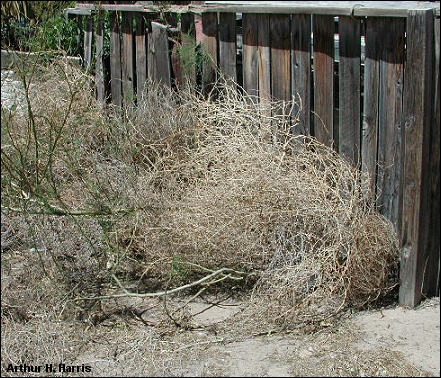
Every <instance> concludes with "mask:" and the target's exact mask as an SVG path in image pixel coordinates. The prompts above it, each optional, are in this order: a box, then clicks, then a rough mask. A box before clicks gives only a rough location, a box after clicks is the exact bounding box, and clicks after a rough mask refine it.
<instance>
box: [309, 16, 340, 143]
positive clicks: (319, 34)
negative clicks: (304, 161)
mask: <svg viewBox="0 0 441 378" xmlns="http://www.w3.org/2000/svg"><path fill="white" fill-rule="evenodd" d="M334 28H335V26H334V17H331V16H321V15H315V16H314V17H313V31H314V41H313V44H314V58H313V59H314V115H313V117H312V118H313V127H314V136H315V137H316V138H317V139H318V141H319V142H321V143H323V144H325V145H327V146H329V147H331V146H333V142H334V141H333V138H334V131H333V128H334V119H333V112H334Z"/></svg>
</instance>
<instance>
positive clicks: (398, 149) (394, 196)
mask: <svg viewBox="0 0 441 378" xmlns="http://www.w3.org/2000/svg"><path fill="white" fill-rule="evenodd" d="M379 28H380V33H381V36H382V37H381V47H382V48H381V50H380V57H379V60H380V86H379V90H380V91H379V108H378V127H379V133H378V157H377V160H378V169H377V188H378V195H377V207H378V209H379V210H380V212H381V213H382V214H383V215H385V216H386V217H387V218H388V219H389V220H390V221H391V222H392V223H393V224H394V225H395V227H396V230H397V231H398V233H399V232H400V228H401V224H400V223H401V219H400V217H401V201H402V192H401V188H402V185H401V184H402V183H401V181H402V164H403V160H402V139H403V137H402V133H403V128H402V117H403V114H402V102H403V97H402V96H403V80H404V78H403V75H404V37H405V35H404V33H405V20H404V19H399V18H382V19H381V25H380V26H379Z"/></svg>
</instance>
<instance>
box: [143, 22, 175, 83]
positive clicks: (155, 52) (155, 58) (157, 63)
mask: <svg viewBox="0 0 441 378" xmlns="http://www.w3.org/2000/svg"><path fill="white" fill-rule="evenodd" d="M151 28H152V30H151V33H149V40H148V59H147V60H148V76H149V78H151V80H153V81H155V82H158V83H162V84H164V85H166V86H168V87H171V67H170V56H169V52H168V38H167V28H166V27H165V26H164V25H161V24H159V23H157V22H152V23H151Z"/></svg>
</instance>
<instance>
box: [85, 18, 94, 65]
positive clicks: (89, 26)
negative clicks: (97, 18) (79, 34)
mask: <svg viewBox="0 0 441 378" xmlns="http://www.w3.org/2000/svg"><path fill="white" fill-rule="evenodd" d="M92 33H93V19H92V16H90V17H87V16H86V19H85V28H84V62H83V67H84V68H86V69H89V68H90V66H91V64H92Z"/></svg>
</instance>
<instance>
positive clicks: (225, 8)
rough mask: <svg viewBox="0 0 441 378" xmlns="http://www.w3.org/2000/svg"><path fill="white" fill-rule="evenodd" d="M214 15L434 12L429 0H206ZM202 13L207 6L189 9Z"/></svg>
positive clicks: (384, 15)
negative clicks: (228, 13)
mask: <svg viewBox="0 0 441 378" xmlns="http://www.w3.org/2000/svg"><path fill="white" fill-rule="evenodd" d="M205 4H207V7H205V8H208V9H209V10H210V11H211V12H238V13H246V12H249V13H268V14H274V13H283V14H320V15H335V16H363V17H364V16H370V17H372V16H381V17H405V16H406V14H407V11H408V10H409V9H420V10H422V9H434V10H435V14H437V15H439V9H440V8H439V5H438V4H436V3H434V2H429V1H424V2H422V1H234V2H233V4H231V2H230V1H206V2H205ZM190 9H198V10H199V11H201V12H203V11H204V7H190Z"/></svg>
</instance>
